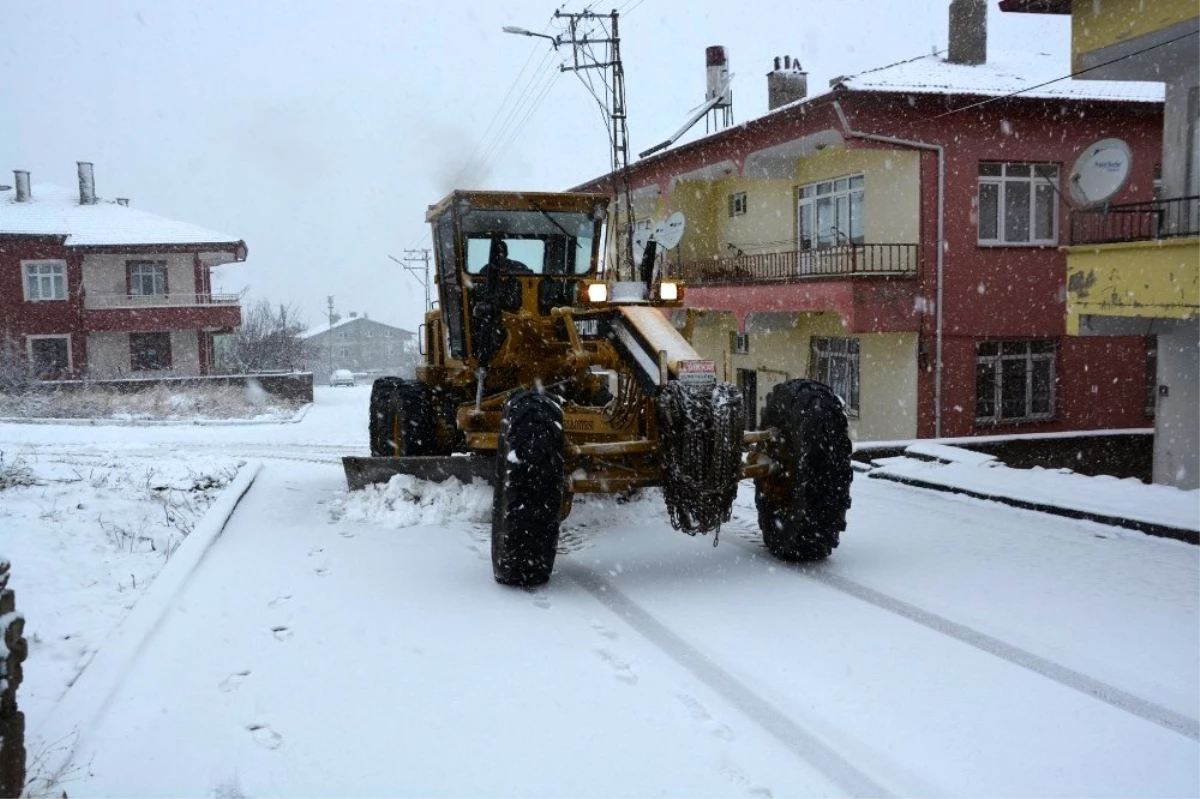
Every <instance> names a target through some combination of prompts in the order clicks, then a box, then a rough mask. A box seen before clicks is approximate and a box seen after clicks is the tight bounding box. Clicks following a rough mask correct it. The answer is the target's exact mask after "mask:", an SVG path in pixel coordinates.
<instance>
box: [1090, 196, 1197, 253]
mask: <svg viewBox="0 0 1200 799" xmlns="http://www.w3.org/2000/svg"><path fill="white" fill-rule="evenodd" d="M1196 235H1200V197H1177V198H1175V199H1172V200H1155V201H1153V202H1146V203H1122V204H1121V205H1106V206H1103V207H1101V208H1089V209H1087V210H1080V211H1072V212H1071V244H1112V243H1115V242H1122V241H1154V240H1156V239H1172V238H1182V237H1184V236H1196Z"/></svg>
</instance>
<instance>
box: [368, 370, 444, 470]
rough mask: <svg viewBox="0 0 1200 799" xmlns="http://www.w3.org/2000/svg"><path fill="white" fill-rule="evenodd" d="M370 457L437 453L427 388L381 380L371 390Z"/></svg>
mask: <svg viewBox="0 0 1200 799" xmlns="http://www.w3.org/2000/svg"><path fill="white" fill-rule="evenodd" d="M370 422H371V429H370V437H371V455H372V456H374V457H392V456H396V457H407V456H410V455H432V454H435V453H436V452H437V425H436V422H435V420H434V416H433V403H432V399H431V396H430V391H429V388H428V387H427V386H425V385H424V384H422V383H418V382H416V381H415V380H402V379H400V378H396V377H381V378H379V379H378V380H376V381H375V383H374V385H373V386H372V387H371V418H370Z"/></svg>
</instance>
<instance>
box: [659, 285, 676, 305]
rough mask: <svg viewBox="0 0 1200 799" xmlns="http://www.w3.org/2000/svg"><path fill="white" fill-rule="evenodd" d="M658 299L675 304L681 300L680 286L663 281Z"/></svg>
mask: <svg viewBox="0 0 1200 799" xmlns="http://www.w3.org/2000/svg"><path fill="white" fill-rule="evenodd" d="M658 298H659V299H660V300H663V301H665V302H675V300H677V299H679V284H678V283H669V282H667V281H665V280H664V281H663V282H662V283H660V284H659V286H658Z"/></svg>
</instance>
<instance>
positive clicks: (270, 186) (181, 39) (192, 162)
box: [0, 0, 1070, 329]
mask: <svg viewBox="0 0 1200 799" xmlns="http://www.w3.org/2000/svg"><path fill="white" fill-rule="evenodd" d="M559 2H562V0H496V1H494V2H493V1H492V0H489V1H488V2H475V1H474V0H459V1H458V2H445V1H443V2H428V1H427V2H420V3H416V2H407V1H397V0H388V1H385V0H339V1H338V2H336V3H334V2H328V0H288V1H287V2H284V1H283V0H279V1H278V2H250V1H248V0H204V2H200V1H199V0H197V1H196V2H182V1H181V2H163V1H161V0H141V1H140V2H134V1H132V0H74V1H71V2H67V1H62V0H59V1H56V0H3V2H0V75H3V76H4V78H3V80H0V155H2V156H3V158H2V159H0V183H8V182H11V181H10V178H9V177H5V175H6V174H11V170H12V169H28V170H30V171H31V172H32V177H33V183H34V185H35V186H36V184H37V183H39V182H50V183H57V184H59V185H62V186H68V187H72V186H74V185H76V177H75V162H76V161H79V160H90V161H93V162H95V165H96V184H97V190H98V192H99V193H100V195H101V196H102V197H106V198H112V197H130V198H132V201H133V204H134V205H135V206H136V207H138V208H141V209H144V210H148V211H152V212H154V213H159V214H162V215H164V216H168V217H172V218H176V219H180V220H184V221H187V222H192V223H194V224H198V225H203V226H205V227H209V228H213V229H215V230H218V231H221V232H225V233H229V234H233V235H237V236H239V237H241V238H243V239H245V241H246V243H247V245H248V247H249V251H250V257H249V259H248V260H247V262H246V263H245V264H231V265H228V266H224V267H221V268H220V269H218V270H217V272H216V274H215V276H214V281H213V282H214V289H215V288H217V287H220V288H221V289H222V290H224V291H239V290H241V289H243V288H245V289H247V290H248V291H249V293H250V295H252V296H255V297H259V296H261V297H267V298H269V299H271V300H273V301H275V302H286V303H291V304H294V305H295V306H296V307H297V308H298V309H299V310H300V311H301V313H302V314H303V315H304V316H305V317H306V318H307V319H308V321H309V322H310V323H311V324H319V323H321V322H322V321H323V319H324V313H325V297H326V296H327V295H333V296H334V298H335V300H334V302H335V308H336V310H337V311H338V312H339V313H343V314H345V313H346V312H348V311H357V312H359V313H364V312H365V313H368V314H369V315H370V316H371V318H373V319H377V320H379V321H382V322H387V323H390V324H396V325H400V326H403V327H407V328H409V329H415V327H416V325H417V323H418V322H419V315H420V311H421V308H422V303H423V291H422V289H421V288H420V285H419V284H418V283H417V281H416V280H414V279H413V278H412V277H411V276H410V275H409V274H407V273H406V272H404V270H402V269H401V267H399V266H398V265H396V264H395V263H394V262H392V261H391V260H389V258H388V255H389V254H391V255H395V256H397V257H400V256H402V255H403V251H404V250H405V249H406V248H415V247H424V246H427V243H428V236H427V233H426V226H425V224H424V209H425V207H426V206H427V205H429V204H430V203H433V202H436V201H437V200H438V199H440V198H441V197H442V196H444V195H445V194H446V193H447V192H449V191H450V190H451V189H453V188H477V187H486V188H503V189H538V190H559V189H564V188H567V187H569V186H571V185H575V184H577V183H580V182H582V181H584V180H586V179H587V178H590V177H594V176H596V175H599V174H603V173H604V172H606V171H607V169H608V163H609V155H608V143H607V137H606V131H605V127H604V121H603V118H602V117H601V114H600V111H599V109H598V108H597V107H596V105H595V102H594V101H593V100H592V99H591V96H590V95H589V94H588V92H587V90H586V89H585V88H584V86H583V84H582V83H581V82H580V81H579V80H578V79H577V78H576V77H575V76H574V75H572V74H571V73H566V74H558V73H557V71H556V70H555V69H554V66H555V64H556V63H557V62H556V61H554V57H553V53H550V56H551V57H546V56H547V54H548V53H549V51H550V43H549V42H548V41H546V40H543V39H531V38H526V37H519V36H512V35H506V34H504V33H502V32H501V27H502V26H504V25H517V26H521V27H526V28H530V29H533V30H536V31H548V32H551V33H553V32H554V31H555V29H554V28H553V27H548V26H549V25H550V22H551V16H552V15H553V12H554V9H555V6H556V4H557V3H559ZM586 2H587V0H568V2H567V3H566V4H565V6H564V10H568V11H578V10H581V8H582V7H583V6H584V4H585V3H586ZM594 5H595V7H596V10H599V11H609V10H611V8H612V7H616V8H617V9H619V10H620V9H623V11H622V14H621V20H620V25H621V45H622V55H623V61H624V65H625V75H626V88H627V94H628V105H629V114H630V117H629V132H630V140H631V143H632V148H633V151H634V152H635V153H636V152H638V151H639V150H643V149H645V148H647V147H649V146H650V145H652V144H654V143H656V142H658V141H661V140H662V139H664V138H666V137H667V136H668V135H670V134H671V133H672V132H673V131H674V130H675V129H676V128H678V127H679V125H680V124H682V122H683V121H684V120H685V119H686V118H687V116H688V112H689V110H690V109H692V108H693V107H695V106H696V105H698V104H699V103H700V102H701V101H702V100H703V97H704V79H705V78H704V49H705V47H707V46H709V45H714V44H723V45H725V46H726V48H727V50H728V52H729V59H730V67H731V70H732V71H733V72H734V73H735V75H736V77H735V79H734V82H733V89H734V115H735V120H736V121H738V122H741V121H744V120H746V119H748V118H751V117H755V116H759V115H761V114H762V113H764V112H765V111H766V104H767V100H766V78H765V74H766V72H767V71H768V69H769V68H770V66H771V61H772V58H773V57H774V56H776V55H785V54H789V55H793V56H796V57H797V58H799V59H800V61H801V63H802V64H803V66H804V68H805V69H806V70H807V71H808V73H809V87H810V92H814V91H818V90H820V89H821V88H823V87H825V86H826V85H828V81H829V79H830V78H833V77H836V76H838V75H843V74H851V73H854V72H859V71H862V70H864V69H869V68H871V67H876V66H881V65H884V64H888V63H891V62H893V61H897V60H900V59H903V58H909V57H912V56H916V55H920V54H923V53H928V52H929V51H930V49H931V48H933V47H935V46H936V47H937V48H939V49H942V48H944V47H945V44H946V20H947V11H946V9H947V6H948V1H947V0H822V1H821V2H818V1H817V0H759V1H758V2H755V1H754V0H743V1H741V2H735V1H734V0H726V1H725V2H717V1H716V0H692V1H691V2H688V1H687V0H619V1H618V2H614V3H610V4H608V5H605V4H603V3H595V4H594ZM988 5H989V19H988V22H989V27H990V30H989V47H990V48H992V49H1001V50H1009V51H1012V50H1017V51H1022V50H1027V51H1039V52H1050V53H1055V54H1061V56H1062V64H1063V67H1064V71H1065V69H1066V68H1067V66H1068V56H1067V53H1068V48H1069V42H1070V30H1069V25H1070V23H1069V18H1068V17H1056V16H1041V15H1023V14H1002V13H1000V12H999V10H998V9H997V8H996V5H997V4H996V2H995V0H988ZM539 66H542V68H543V69H542V71H540V72H539V71H538V70H537V67H539ZM523 68H524V74H521V73H522V69H523ZM556 74H557V77H555V75H556ZM518 76H520V80H517V79H518ZM506 95H507V100H506V101H505V97H506ZM539 97H540V98H541V101H540V103H537V102H535V101H536V100H537V99H538V98H539ZM502 101H503V104H502ZM506 122H507V123H509V124H507V125H505V123H506ZM522 123H523V124H522ZM698 130H699V131H700V133H703V130H704V124H703V122H701V123H700V125H699V126H698ZM501 133H503V134H504V135H503V136H500V135H498V134H501ZM694 133H695V130H694V131H693V134H694ZM685 140H686V139H685ZM472 156H474V158H472ZM484 156H487V157H486V158H485V157H484ZM468 162H473V165H472V166H471V167H469V168H468V167H467V164H468ZM464 170H466V171H465V172H464Z"/></svg>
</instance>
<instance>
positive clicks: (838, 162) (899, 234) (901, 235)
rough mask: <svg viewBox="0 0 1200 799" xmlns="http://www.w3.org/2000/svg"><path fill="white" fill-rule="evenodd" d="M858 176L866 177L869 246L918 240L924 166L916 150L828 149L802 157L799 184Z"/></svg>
mask: <svg viewBox="0 0 1200 799" xmlns="http://www.w3.org/2000/svg"><path fill="white" fill-rule="evenodd" d="M858 173H862V175H863V187H864V193H863V213H864V214H865V215H866V219H865V220H864V222H865V223H866V224H865V226H864V227H863V235H864V236H865V237H866V241H867V243H868V244H876V243H879V244H882V243H890V242H899V243H906V244H907V243H913V242H916V241H919V240H920V233H919V231H920V222H921V167H920V155H919V154H918V153H917V152H915V151H912V150H867V149H861V150H850V149H846V148H842V147H839V148H830V149H828V150H824V151H822V152H818V153H814V154H813V155H811V156H809V157H808V158H802V159H800V162H799V167H798V169H797V171H796V185H797V186H804V185H807V184H809V183H816V182H818V181H823V180H830V179H832V178H840V177H845V176H848V175H854V174H858ZM794 215H795V214H794V209H793V216H794Z"/></svg>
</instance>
